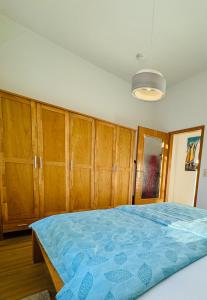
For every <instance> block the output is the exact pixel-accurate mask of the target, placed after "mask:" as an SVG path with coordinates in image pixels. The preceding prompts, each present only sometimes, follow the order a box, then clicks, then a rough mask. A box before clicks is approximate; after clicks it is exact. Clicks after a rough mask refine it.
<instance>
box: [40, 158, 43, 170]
mask: <svg viewBox="0 0 207 300" xmlns="http://www.w3.org/2000/svg"><path fill="white" fill-rule="evenodd" d="M42 168H43V160H42V157H40V169H42Z"/></svg>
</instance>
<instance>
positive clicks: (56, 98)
mask: <svg viewBox="0 0 207 300" xmlns="http://www.w3.org/2000/svg"><path fill="white" fill-rule="evenodd" d="M0 88H1V89H5V90H8V91H13V92H16V93H19V94H22V95H26V96H30V97H32V98H37V99H39V100H42V101H45V102H49V103H51V104H56V105H59V106H63V107H66V108H70V109H72V110H75V111H79V112H82V113H86V114H89V115H92V116H96V117H99V118H102V119H106V120H108V121H112V122H115V123H119V124H123V125H126V126H129V127H133V128H136V127H137V125H138V123H139V124H141V125H143V126H152V124H153V121H152V115H151V112H152V110H151V105H150V104H149V103H144V102H140V101H138V100H136V99H134V98H133V97H132V96H131V94H130V84H129V83H128V82H125V81H123V80H121V79H119V78H118V77H116V76H114V75H113V74H111V73H108V72H106V71H104V70H103V69H100V68H98V67H96V66H94V65H92V64H91V63H89V62H87V61H86V60H83V59H81V58H80V57H78V56H75V55H74V54H72V53H70V52H69V51H68V50H65V49H63V48H61V47H59V46H58V45H56V44H54V43H52V42H50V41H49V40H47V39H46V38H44V37H42V36H40V35H37V34H35V33H33V32H32V31H30V30H28V29H27V28H25V27H23V26H21V25H19V24H17V23H15V22H13V21H12V20H11V19H9V18H7V17H4V16H2V15H0Z"/></svg>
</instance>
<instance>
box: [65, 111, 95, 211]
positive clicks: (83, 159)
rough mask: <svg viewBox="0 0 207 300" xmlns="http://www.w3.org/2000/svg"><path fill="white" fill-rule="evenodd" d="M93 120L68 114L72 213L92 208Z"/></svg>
mask: <svg viewBox="0 0 207 300" xmlns="http://www.w3.org/2000/svg"><path fill="white" fill-rule="evenodd" d="M94 140H95V135H94V119H92V118H88V117H85V116H82V115H78V114H73V113H71V114H70V201H71V209H72V211H78V210H87V209H91V208H93V206H94V203H93V202H94Z"/></svg>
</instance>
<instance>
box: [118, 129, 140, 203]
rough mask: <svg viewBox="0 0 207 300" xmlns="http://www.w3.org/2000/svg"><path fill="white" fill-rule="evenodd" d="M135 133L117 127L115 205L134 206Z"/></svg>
mask: <svg viewBox="0 0 207 300" xmlns="http://www.w3.org/2000/svg"><path fill="white" fill-rule="evenodd" d="M134 138H135V131H134V130H132V129H128V128H124V127H120V126H118V127H117V138H116V163H115V192H114V205H115V206H117V205H125V204H132V185H133V170H134V168H133V163H134V162H133V156H134V144H135V140H134Z"/></svg>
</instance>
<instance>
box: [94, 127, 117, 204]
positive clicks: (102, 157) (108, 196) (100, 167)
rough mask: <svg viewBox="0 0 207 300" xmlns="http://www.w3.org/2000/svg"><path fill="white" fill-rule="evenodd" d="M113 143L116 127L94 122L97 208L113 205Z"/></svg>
mask: <svg viewBox="0 0 207 300" xmlns="http://www.w3.org/2000/svg"><path fill="white" fill-rule="evenodd" d="M115 142H116V126H114V125H112V124H110V123H106V122H102V121H96V144H95V205H96V207H97V208H105V207H112V206H113V205H114V198H113V186H114V160H115Z"/></svg>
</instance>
